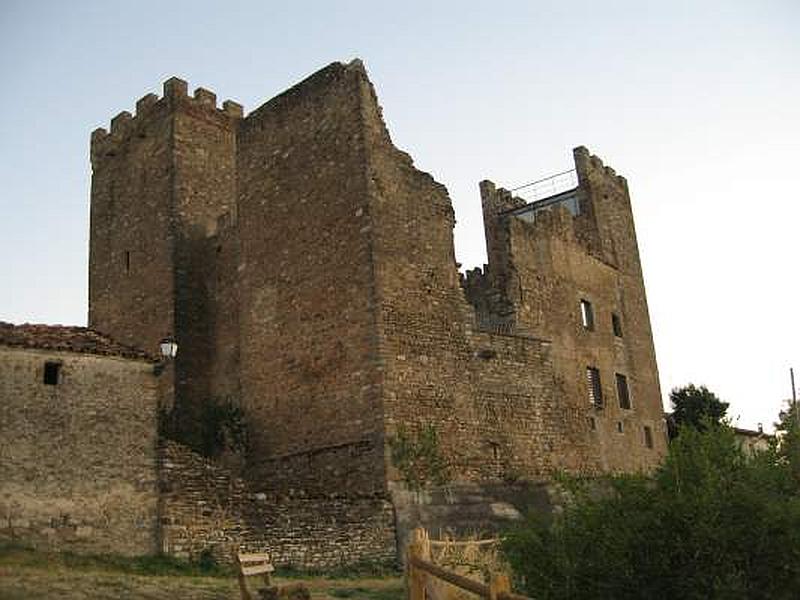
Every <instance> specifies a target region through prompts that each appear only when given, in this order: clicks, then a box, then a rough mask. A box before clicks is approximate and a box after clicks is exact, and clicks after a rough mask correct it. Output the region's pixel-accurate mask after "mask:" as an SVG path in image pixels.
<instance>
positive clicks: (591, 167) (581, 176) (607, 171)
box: [572, 146, 628, 189]
mask: <svg viewBox="0 0 800 600" xmlns="http://www.w3.org/2000/svg"><path fill="white" fill-rule="evenodd" d="M572 155H573V157H574V159H575V169H576V171H577V173H578V180H579V181H580V183H581V184H584V183H586V182H587V181H590V180H591V179H592V178H596V177H598V176H602V177H604V178H605V180H606V181H608V182H610V183H614V184H615V185H618V186H620V187H622V188H623V189H627V188H628V180H627V179H625V178H624V177H623V176H622V175H617V172H616V171H615V170H614V169H612V168H611V167H609V166H606V165H605V164H603V159H601V158H600V157H599V156H597V155H595V154H591V153H590V152H589V150H588V149H587V148H586V147H585V146H578V147H577V148H575V149H573V151H572Z"/></svg>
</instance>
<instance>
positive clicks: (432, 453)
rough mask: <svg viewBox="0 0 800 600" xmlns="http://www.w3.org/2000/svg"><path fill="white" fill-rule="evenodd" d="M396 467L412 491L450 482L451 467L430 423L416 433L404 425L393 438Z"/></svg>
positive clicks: (390, 443)
mask: <svg viewBox="0 0 800 600" xmlns="http://www.w3.org/2000/svg"><path fill="white" fill-rule="evenodd" d="M389 449H390V451H391V458H392V464H393V465H394V466H395V467H396V468H397V469H398V471H400V473H401V474H402V475H403V479H404V481H405V483H406V485H407V486H408V488H409V489H410V490H413V491H419V490H421V489H423V488H425V487H427V486H429V485H445V484H446V483H447V482H448V481H450V466H449V464H448V463H447V460H446V459H445V458H444V456H443V454H442V452H441V448H440V447H439V435H438V432H437V430H436V427H435V426H434V425H431V424H428V425H425V426H423V427H422V428H421V429H419V430H417V431H415V432H409V431H407V430H406V429H405V427H403V426H402V425H401V426H399V427H398V428H397V431H396V433H395V435H394V437H391V438H389Z"/></svg>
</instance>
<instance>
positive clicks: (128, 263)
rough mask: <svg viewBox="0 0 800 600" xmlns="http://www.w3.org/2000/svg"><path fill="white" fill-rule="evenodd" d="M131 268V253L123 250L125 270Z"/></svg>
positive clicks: (128, 270) (127, 270)
mask: <svg viewBox="0 0 800 600" xmlns="http://www.w3.org/2000/svg"><path fill="white" fill-rule="evenodd" d="M130 270H131V253H130V252H129V251H127V250H126V251H125V272H126V273H128V272H130Z"/></svg>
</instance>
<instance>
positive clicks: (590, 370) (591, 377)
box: [586, 367, 603, 408]
mask: <svg viewBox="0 0 800 600" xmlns="http://www.w3.org/2000/svg"><path fill="white" fill-rule="evenodd" d="M586 380H587V383H588V385H589V402H590V403H591V404H592V405H593V406H595V407H596V408H603V387H602V385H600V371H599V370H598V369H597V368H595V367H586Z"/></svg>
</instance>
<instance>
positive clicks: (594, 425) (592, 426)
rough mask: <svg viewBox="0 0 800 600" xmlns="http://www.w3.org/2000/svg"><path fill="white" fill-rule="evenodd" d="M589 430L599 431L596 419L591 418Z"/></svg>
mask: <svg viewBox="0 0 800 600" xmlns="http://www.w3.org/2000/svg"><path fill="white" fill-rule="evenodd" d="M589 429H591V430H592V431H594V430H596V429H597V421H596V420H595V418H594V417H589Z"/></svg>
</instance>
